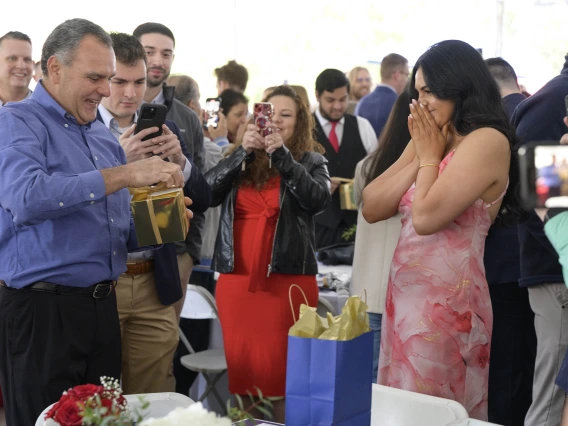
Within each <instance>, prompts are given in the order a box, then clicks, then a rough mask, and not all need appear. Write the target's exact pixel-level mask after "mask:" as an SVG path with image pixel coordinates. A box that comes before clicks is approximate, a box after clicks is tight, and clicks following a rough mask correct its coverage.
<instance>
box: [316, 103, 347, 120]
mask: <svg viewBox="0 0 568 426" xmlns="http://www.w3.org/2000/svg"><path fill="white" fill-rule="evenodd" d="M319 110H320V113H321V116H322V117H323V118H325V119H326V120H327V121H331V122H337V121H340V120H341V119H342V118H343V116H344V115H345V112H344V113H343V114H341V117H339V118H331V117H330V116H329V114H328V113H327V112H325V111H324V110H323V109H322V107H321V106H320V109H319Z"/></svg>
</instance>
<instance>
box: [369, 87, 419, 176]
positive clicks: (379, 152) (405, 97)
mask: <svg viewBox="0 0 568 426" xmlns="http://www.w3.org/2000/svg"><path fill="white" fill-rule="evenodd" d="M409 104H410V95H409V94H408V90H405V91H403V92H402V93H401V94H400V95H399V96H398V98H397V100H396V102H395V103H394V105H393V107H392V110H391V112H390V115H389V118H388V120H387V123H386V124H385V127H384V128H383V131H382V132H381V136H380V137H379V147H378V148H377V149H376V150H375V151H374V152H373V153H371V155H369V156H368V157H367V158H366V159H365V162H364V163H363V166H362V172H363V176H364V177H365V186H367V185H368V184H369V183H371V182H372V181H373V180H375V179H376V178H377V177H379V176H380V175H381V174H382V173H384V172H385V171H386V170H387V169H388V168H389V167H390V166H392V165H393V164H394V163H395V162H396V160H398V159H399V157H400V156H401V155H402V152H403V151H404V149H405V148H406V146H407V145H408V142H410V132H409V131H408V115H409V114H410V106H409Z"/></svg>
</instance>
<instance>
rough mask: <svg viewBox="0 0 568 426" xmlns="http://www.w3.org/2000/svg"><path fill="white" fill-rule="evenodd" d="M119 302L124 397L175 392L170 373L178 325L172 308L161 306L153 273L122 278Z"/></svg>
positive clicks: (119, 285)
mask: <svg viewBox="0 0 568 426" xmlns="http://www.w3.org/2000/svg"><path fill="white" fill-rule="evenodd" d="M116 298H117V304H118V315H119V319H120V330H121V334H122V388H123V390H124V393H125V394H138V393H153V392H174V391H175V379H174V377H173V375H172V374H171V373H170V370H171V367H172V362H173V358H174V353H175V350H176V348H177V345H178V340H179V333H178V321H177V320H176V312H175V309H174V307H173V305H170V306H164V305H162V304H161V303H160V300H159V298H158V293H157V291H156V283H155V280H154V273H153V272H149V273H146V274H139V275H134V276H130V275H125V274H123V275H121V276H120V277H119V279H118V284H117V286H116Z"/></svg>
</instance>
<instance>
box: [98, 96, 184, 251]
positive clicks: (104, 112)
mask: <svg viewBox="0 0 568 426" xmlns="http://www.w3.org/2000/svg"><path fill="white" fill-rule="evenodd" d="M99 113H100V114H101V118H102V119H103V123H104V124H105V126H106V127H107V128H108V129H109V130H110V132H111V133H112V135H113V136H114V137H115V138H116V140H117V141H118V140H119V139H120V137H121V136H122V134H123V133H124V132H126V130H128V128H129V127H130V126H132V124H134V123H135V122H136V121H137V120H138V111H137V112H136V113H135V114H134V119H133V120H132V122H131V123H130V124H129V125H128V126H126V127H120V126H119V125H118V122H117V121H116V119H115V118H114V117H113V116H112V114H111V113H110V111H109V110H108V109H106V108H105V107H104V106H102V104H99ZM180 143H181V142H180ZM182 172H183V182H184V183H187V181H188V180H189V177H190V176H191V163H190V162H189V160H188V159H187V158H186V159H185V167H184V169H183V170H182ZM153 258H154V251H153V250H147V251H141V252H136V253H128V261H129V262H135V261H141V260H148V259H153Z"/></svg>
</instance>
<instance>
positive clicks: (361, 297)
mask: <svg viewBox="0 0 568 426" xmlns="http://www.w3.org/2000/svg"><path fill="white" fill-rule="evenodd" d="M363 296H365V299H364V300H363V302H365V305H366V304H367V289H366V288H364V289H363V292H362V293H361V296H359V299H363Z"/></svg>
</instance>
